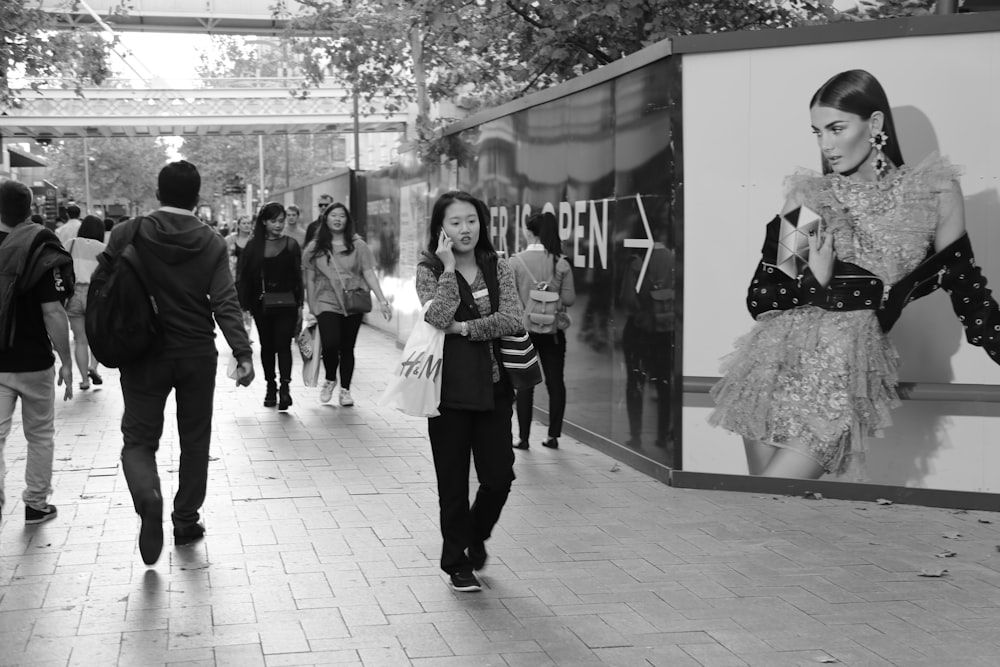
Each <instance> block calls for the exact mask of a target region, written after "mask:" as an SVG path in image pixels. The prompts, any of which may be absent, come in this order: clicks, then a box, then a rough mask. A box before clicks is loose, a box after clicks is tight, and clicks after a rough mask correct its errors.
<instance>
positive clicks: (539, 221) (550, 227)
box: [524, 211, 563, 267]
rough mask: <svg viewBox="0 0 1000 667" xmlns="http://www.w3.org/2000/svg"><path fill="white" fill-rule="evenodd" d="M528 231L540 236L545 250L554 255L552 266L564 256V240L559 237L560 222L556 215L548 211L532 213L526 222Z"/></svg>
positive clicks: (540, 241)
mask: <svg viewBox="0 0 1000 667" xmlns="http://www.w3.org/2000/svg"><path fill="white" fill-rule="evenodd" d="M524 226H525V227H527V228H528V231H529V232H531V233H532V234H534V235H535V236H537V237H538V242H539V243H541V244H542V247H543V248H545V252H547V253H549V254H550V255H552V266H553V267H555V265H556V262H558V261H559V258H560V257H562V254H563V253H562V241H561V240H560V239H559V222H558V221H557V220H556V216H554V215H553V214H552V213H549V212H548V211H542V212H541V213H532V214H531V215H530V216H528V220H527V221H526V222H525V223H524Z"/></svg>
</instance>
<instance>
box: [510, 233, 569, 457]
mask: <svg viewBox="0 0 1000 667" xmlns="http://www.w3.org/2000/svg"><path fill="white" fill-rule="evenodd" d="M524 236H525V238H526V239H527V241H528V247H527V248H525V249H524V250H523V251H522V252H519V253H517V254H516V255H514V257H512V258H511V261H510V266H511V269H513V271H514V279H515V280H516V282H517V291H518V295H519V296H520V297H521V304H522V305H524V307H525V312H524V328H525V329H526V330H527V331H528V335H529V336H531V342H532V344H533V345H534V346H535V349H536V350H538V357H539V360H540V361H541V362H542V372H543V373H544V374H545V388H546V389H547V390H548V392H549V437H548V438H546V439H545V440H543V441H542V445H543V446H545V447H549V448H551V449H557V448H558V447H559V437H560V436H561V435H562V424H563V415H564V414H565V412H566V382H565V380H564V378H563V370H564V368H565V365H566V333H565V331H566V328H568V327H569V316H568V315H567V314H566V308H568V307H569V306H572V305H573V302H574V301H576V289H575V287H574V286H573V270H572V268H571V267H570V265H569V262H568V261H566V258H565V257H564V256H563V254H562V246H561V244H560V241H559V226H558V223H557V222H556V217H555V216H554V215H553V214H551V213H536V214H534V215H532V216H530V217H529V218H528V220H527V222H526V223H525V225H524ZM532 291H543V292H548V293H549V294H551V295H552V298H556V295H558V298H557V299H556V301H555V302H554V304H553V305H554V306H555V313H554V315H541V316H539V315H536V314H533V313H532V312H531V311H532V303H533V302H534V303H538V302H537V301H534V300H533V299H532V296H531V293H532ZM550 318H551V319H550ZM534 399H535V388H534V387H528V388H527V389H520V390H518V392H517V424H518V433H519V436H520V437H519V440H518V443H517V444H516V445H514V447H516V448H517V449H527V448H528V436H529V435H530V432H531V415H532V411H533V404H534Z"/></svg>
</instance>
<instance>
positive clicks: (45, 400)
mask: <svg viewBox="0 0 1000 667" xmlns="http://www.w3.org/2000/svg"><path fill="white" fill-rule="evenodd" d="M30 217H31V190H30V189H29V188H28V186H26V185H25V184H24V183H20V182H18V181H3V182H2V183H0V513H2V512H3V505H4V503H5V502H6V498H5V496H4V475H5V473H6V466H5V464H4V457H3V449H4V444H6V442H7V436H8V435H9V434H10V427H11V421H12V420H13V417H14V408H15V407H16V406H17V400H18V399H19V398H20V399H21V426H22V428H23V429H24V439H25V440H26V441H27V457H26V462H25V468H24V486H25V488H24V493H23V494H22V496H21V498H22V499H23V500H24V522H25V523H26V524H37V523H42V522H44V521H49V520H50V519H54V518H55V517H56V507H55V505H50V504H49V495H50V494H51V493H52V461H53V458H54V454H55V439H54V437H55V430H56V429H55V387H56V380H55V373H54V372H53V370H52V369H53V365H54V364H55V359H54V357H53V356H52V348H53V346H54V347H55V350H56V353H58V355H59V360H60V362H61V363H62V367H61V368H60V369H59V384H61V385H62V384H64V385H65V386H66V389H65V393H64V394H63V398H64V400H69V399H71V398H73V358H72V356H71V355H70V347H69V320H68V319H67V318H66V311H65V310H64V308H63V302H65V300H66V299H68V298H69V297H70V296H71V295H72V294H73V284H74V276H73V258H72V257H70V255H69V253H68V252H66V250H65V249H63V247H62V244H61V243H60V242H59V239H58V238H57V237H56V235H55V233H53V232H52V231H51V230H49V229H46V228H45V227H43V226H42V225H39V224H37V223H34V222H31V221H30Z"/></svg>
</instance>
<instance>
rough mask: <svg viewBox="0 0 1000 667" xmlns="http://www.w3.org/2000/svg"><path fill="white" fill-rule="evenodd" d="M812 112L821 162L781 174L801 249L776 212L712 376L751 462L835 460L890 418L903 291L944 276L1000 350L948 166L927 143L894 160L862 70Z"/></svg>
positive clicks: (844, 458) (877, 101) (753, 465)
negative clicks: (729, 348)
mask: <svg viewBox="0 0 1000 667" xmlns="http://www.w3.org/2000/svg"><path fill="white" fill-rule="evenodd" d="M809 112H810V116H811V118H812V131H813V134H814V135H815V136H816V140H817V142H818V144H819V148H820V158H821V163H822V166H823V173H822V174H817V173H815V172H801V173H798V174H796V175H794V176H792V177H791V178H790V179H789V181H788V200H787V202H786V204H785V207H784V209H783V215H784V214H785V213H790V212H792V211H794V210H795V209H797V208H799V207H805V208H803V209H801V210H800V211H799V216H798V217H797V219H796V227H795V228H794V229H792V230H791V231H792V233H793V237H794V233H795V232H796V230H803V229H804V230H805V236H804V238H803V241H804V242H806V243H807V248H808V260H807V261H806V262H802V263H799V261H798V260H796V258H795V256H794V255H788V256H785V252H784V251H783V249H782V248H783V244H784V245H787V243H788V241H787V238H788V237H787V233H788V231H789V230H788V229H787V228H785V229H783V228H782V224H783V221H782V217H775V219H774V220H772V221H771V222H770V223H769V224H768V227H767V236H766V239H765V243H764V253H763V257H762V258H761V262H760V264H759V266H758V268H757V271H756V273H755V274H754V277H753V280H752V283H751V285H750V287H749V290H748V292H747V307H748V308H749V310H750V313H751V314H752V315H753V316H754V317H755V318H756V319H757V324H756V326H754V328H753V329H752V330H751V331H750V333H749V334H747V335H746V336H744V337H743V338H742V339H740V341H739V342H738V344H737V349H736V351H735V352H733V354H732V355H730V356H729V357H728V358H727V359H726V361H725V362H724V364H723V374H724V376H723V378H722V379H721V380H720V381H719V382H718V383H717V384H716V386H715V387H713V388H712V395H713V397H714V398H715V402H716V409H715V411H714V412H713V413H712V415H711V418H710V421H711V422H712V423H714V424H717V425H720V426H723V427H725V428H727V429H729V430H731V431H734V432H736V433H738V434H740V435H742V436H743V439H744V444H745V448H746V454H747V463H748V468H749V472H750V474H752V475H767V476H775V477H798V478H809V479H815V478H817V477H819V476H820V475H822V474H823V473H843V472H845V471H847V470H848V469H849V467H850V464H851V463H852V460H857V459H858V457H859V454H861V452H862V447H863V444H864V441H863V438H864V436H866V435H872V434H877V433H878V432H879V430H880V429H882V428H884V427H886V426H888V425H889V424H890V423H891V420H890V417H889V410H890V408H892V407H894V406H896V405H897V404H898V403H899V398H898V395H897V391H896V386H897V384H898V377H897V371H896V369H897V362H898V358H897V354H896V351H895V349H894V348H893V346H892V343H891V342H890V340H889V339H888V337H887V336H886V332H887V331H888V330H889V328H890V327H891V326H892V324H893V323H894V322H895V321H896V318H897V317H898V316H899V313H900V311H901V309H902V306H903V305H905V303H906V302H907V301H909V300H910V298H911V297H913V298H916V297H918V296H923V295H924V294H927V293H929V292H931V291H933V290H935V289H937V288H938V287H943V288H944V289H945V290H947V291H948V292H949V293H950V294H951V301H952V307H953V308H954V310H955V312H956V313H957V314H958V315H959V319H961V320H962V322H963V324H965V327H966V335H967V337H968V339H969V341H970V342H971V343H973V344H974V345H981V346H983V347H985V348H986V350H987V351H988V352H989V354H990V355H991V356H992V357H993V358H994V360H998V359H1000V333H998V332H1000V314H998V312H997V304H996V302H995V301H993V299H992V298H991V297H990V292H989V290H988V289H986V280H985V278H984V277H983V276H982V273H981V271H980V270H979V268H978V267H976V265H975V261H974V259H973V256H972V248H971V245H970V242H969V238H968V235H967V234H966V232H965V212H964V211H965V209H964V203H963V199H962V191H961V188H960V187H959V185H958V181H957V177H958V170H957V169H956V168H955V167H953V166H952V165H950V164H949V163H948V162H946V161H945V160H943V159H942V158H940V157H938V156H936V155H932V156H930V157H928V158H926V159H925V160H923V161H922V162H921V163H920V164H918V165H916V166H913V167H911V166H909V165H904V164H903V156H902V152H901V150H900V144H899V140H898V138H897V137H896V131H895V127H894V124H893V118H892V109H891V107H890V105H889V101H888V99H887V97H886V94H885V91H884V90H883V89H882V86H881V85H880V84H879V82H878V81H877V80H876V79H875V77H874V76H872V75H871V74H869V73H868V72H866V71H864V70H850V71H846V72H841V73H840V74H837V75H836V76H834V77H832V78H831V79H829V80H828V81H827V82H826V83H824V84H823V85H822V86H821V87H820V88H819V90H817V91H816V93H815V94H814V95H813V97H812V99H811V100H810V102H809ZM807 209H808V211H813V212H815V213H817V214H818V215H819V218H818V223H816V222H814V221H812V220H810V219H808V217H809V216H808V213H807ZM813 225H815V227H813ZM779 237H780V238H781V239H782V242H781V243H779ZM919 276H926V278H927V279H926V280H923V279H919V280H918V278H919Z"/></svg>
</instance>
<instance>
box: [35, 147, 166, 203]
mask: <svg viewBox="0 0 1000 667" xmlns="http://www.w3.org/2000/svg"><path fill="white" fill-rule="evenodd" d="M86 153H87V155H88V156H89V158H90V197H91V203H97V202H106V203H109V204H110V203H119V204H125V205H128V206H129V207H130V208H137V209H139V210H143V211H145V210H149V209H151V208H153V207H154V206H156V177H157V175H158V174H159V173H160V169H161V168H162V167H163V165H165V164H166V163H167V161H168V159H169V158H168V155H167V149H166V146H165V145H164V144H163V142H162V141H160V140H159V139H157V138H155V137H128V138H124V137H123V138H92V139H87V150H86ZM46 157H47V158H48V160H49V173H48V178H49V179H50V180H51V181H52V182H53V183H55V184H56V185H57V186H59V188H60V189H61V190H62V191H63V193H64V194H65V195H67V196H69V197H70V198H73V199H75V200H77V201H79V202H85V201H86V198H87V190H86V179H85V175H86V174H85V170H84V159H85V156H84V140H83V139H62V140H59V141H53V142H52V144H51V145H50V146H48V147H46Z"/></svg>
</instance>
